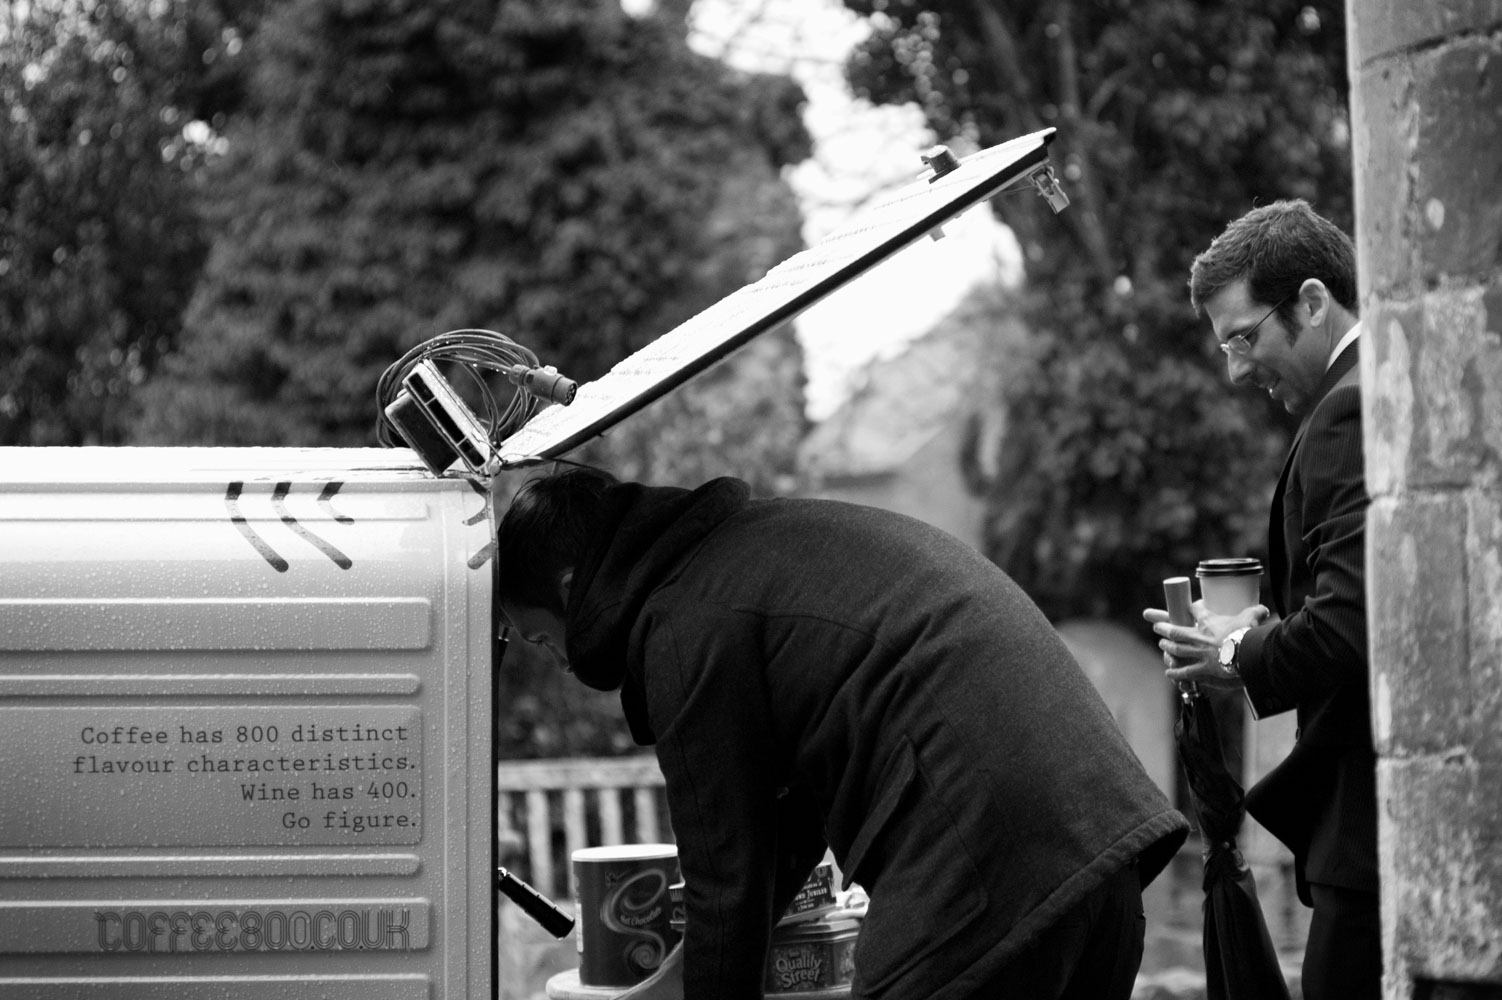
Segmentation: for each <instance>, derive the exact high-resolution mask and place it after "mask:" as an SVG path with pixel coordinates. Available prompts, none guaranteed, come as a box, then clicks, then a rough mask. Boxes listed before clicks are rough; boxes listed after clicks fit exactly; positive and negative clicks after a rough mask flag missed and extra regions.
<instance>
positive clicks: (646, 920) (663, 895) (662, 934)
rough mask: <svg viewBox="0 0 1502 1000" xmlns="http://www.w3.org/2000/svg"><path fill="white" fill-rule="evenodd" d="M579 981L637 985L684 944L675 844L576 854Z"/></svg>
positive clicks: (618, 847) (587, 850)
mask: <svg viewBox="0 0 1502 1000" xmlns="http://www.w3.org/2000/svg"><path fill="white" fill-rule="evenodd" d="M573 864H574V892H575V903H576V906H575V909H576V910H577V911H578V920H579V925H578V931H579V934H578V944H579V982H580V984H581V985H584V986H635V985H636V984H637V983H639V982H641V981H642V980H643V979H646V978H647V977H648V976H650V975H651V974H652V973H654V972H656V971H657V969H658V967H659V966H660V965H662V960H663V959H664V958H666V957H667V953H668V951H669V950H670V949H671V948H672V947H673V945H675V944H677V943H678V938H679V933H678V931H676V930H675V929H674V928H673V926H672V917H673V906H672V901H671V899H670V898H669V894H668V887H669V886H671V885H673V884H674V883H675V882H678V881H679V874H678V848H677V847H676V846H674V845H673V844H619V845H616V846H613V847H584V848H580V849H579V850H577V851H575V852H574V853H573Z"/></svg>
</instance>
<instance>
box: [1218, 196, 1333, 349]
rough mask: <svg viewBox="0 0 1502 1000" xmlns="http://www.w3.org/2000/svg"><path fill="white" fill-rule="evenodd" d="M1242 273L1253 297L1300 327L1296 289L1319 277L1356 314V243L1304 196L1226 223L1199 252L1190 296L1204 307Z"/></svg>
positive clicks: (1287, 323) (1285, 322)
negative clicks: (1313, 207) (1277, 303)
mask: <svg viewBox="0 0 1502 1000" xmlns="http://www.w3.org/2000/svg"><path fill="white" fill-rule="evenodd" d="M1240 278H1245V279H1246V280H1247V291H1248V292H1249V293H1250V294H1251V298H1252V301H1253V302H1261V303H1264V304H1266V305H1267V306H1269V307H1271V306H1272V305H1273V303H1275V302H1279V303H1282V305H1280V306H1279V308H1278V318H1279V319H1280V320H1282V322H1283V325H1284V326H1285V327H1287V328H1289V329H1296V328H1297V327H1296V323H1295V319H1294V311H1295V310H1296V309H1297V306H1298V303H1297V300H1296V299H1295V295H1296V294H1297V293H1298V290H1299V286H1300V285H1302V284H1303V283H1304V282H1305V281H1306V280H1307V279H1309V278H1318V279H1319V280H1320V281H1323V282H1324V283H1325V287H1326V288H1328V289H1329V290H1330V295H1331V296H1332V297H1333V298H1334V299H1335V301H1336V302H1338V303H1340V305H1341V306H1343V307H1344V308H1346V309H1347V310H1349V311H1350V312H1351V314H1352V315H1355V314H1356V312H1357V309H1356V293H1357V290H1356V246H1355V244H1353V243H1352V242H1351V238H1350V237H1349V236H1347V235H1346V234H1345V233H1343V232H1341V230H1340V228H1339V227H1338V226H1336V225H1335V224H1334V223H1332V222H1330V221H1329V220H1328V219H1326V218H1324V217H1322V216H1320V215H1317V214H1315V211H1314V209H1312V208H1310V207H1309V203H1308V202H1307V201H1304V200H1302V199H1293V200H1289V201H1275V202H1273V203H1272V204H1271V205H1263V206H1262V207H1261V208H1254V209H1252V210H1251V211H1250V212H1248V213H1246V214H1245V215H1243V216H1242V217H1241V218H1239V219H1237V220H1236V221H1235V222H1232V223H1231V224H1230V225H1228V226H1226V228H1225V231H1224V232H1223V233H1221V234H1220V235H1219V236H1217V237H1216V238H1215V242H1213V243H1211V244H1210V246H1209V247H1208V248H1207V249H1206V250H1205V251H1204V252H1203V253H1201V254H1200V255H1199V256H1198V257H1196V258H1194V265H1193V266H1192V267H1191V268H1190V270H1189V301H1190V302H1191V303H1193V305H1194V309H1195V312H1197V313H1203V311H1204V307H1205V300H1206V299H1208V298H1210V297H1211V296H1213V295H1214V294H1215V293H1216V292H1218V291H1220V290H1221V289H1222V288H1224V287H1226V286H1227V285H1229V284H1231V283H1232V282H1234V281H1237V280H1238V279H1240Z"/></svg>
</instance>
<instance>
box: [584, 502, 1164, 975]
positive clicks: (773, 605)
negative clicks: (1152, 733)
mask: <svg viewBox="0 0 1502 1000" xmlns="http://www.w3.org/2000/svg"><path fill="white" fill-rule="evenodd" d="M609 503H610V506H611V515H610V518H609V521H610V523H609V524H608V525H607V526H606V528H605V529H604V530H602V531H601V532H600V533H599V534H598V535H597V537H596V539H595V542H594V544H593V545H592V547H591V550H590V553H589V554H588V555H587V556H586V557H585V558H583V559H581V560H580V565H579V566H577V567H576V568H575V574H574V578H573V584H572V588H571V591H570V599H569V605H568V608H567V615H566V626H567V642H568V654H569V661H570V663H571V664H572V666H573V668H574V670H575V672H576V673H577V674H578V675H579V676H580V678H581V679H582V680H584V681H585V682H586V683H590V684H593V685H595V686H601V687H610V686H613V685H614V684H615V683H622V684H623V686H622V692H621V697H622V702H623V705H624V707H625V709H626V713H627V717H628V719H629V720H630V721H631V723H632V726H633V731H634V733H635V735H636V737H637V739H638V740H640V741H643V742H651V741H654V740H655V743H656V748H657V756H658V760H659V761H660V763H661V765H662V770H663V774H664V775H665V776H666V779H667V792H668V802H669V807H670V810H671V815H672V823H673V831H674V834H675V835H676V838H677V843H678V850H679V862H680V865H681V867H682V871H683V875H684V878H685V880H686V882H687V889H686V923H687V930H686V936H685V942H684V949H685V966H684V970H685V972H684V974H685V993H686V996H687V997H688V998H689V1000H735V998H742V997H744V998H757V1000H759V998H760V997H761V983H762V972H763V963H764V961H765V955H766V950H767V944H768V939H769V936H770V932H771V929H772V926H773V924H774V922H775V919H776V917H777V916H779V915H780V913H781V911H782V908H783V907H784V906H785V905H786V904H787V902H788V901H790V899H791V897H792V895H793V893H794V892H795V891H796V889H797V888H798V887H799V886H800V885H801V884H802V882H803V880H804V878H805V877H806V876H807V874H808V873H809V872H810V871H811V870H812V867H813V865H814V864H815V863H817V861H818V860H819V858H820V857H821V856H822V854H823V851H824V847H825V844H826V843H827V844H828V845H829V847H831V848H832V849H833V853H834V857H835V860H836V861H837V862H838V864H839V866H840V869H841V870H842V872H844V874H845V876H846V878H847V879H854V880H855V881H856V882H858V883H859V884H860V885H861V886H862V887H863V888H865V889H866V891H867V892H868V893H869V894H870V896H871V906H870V910H869V912H868V915H867V917H866V919H865V921H864V923H863V926H862V930H861V933H860V938H859V941H858V943H857V946H856V953H855V962H856V973H855V989H854V993H855V995H856V996H873V997H874V996H880V997H914V998H916V997H925V998H926V997H933V998H944V997H959V996H965V995H967V994H969V993H970V992H971V991H972V990H973V989H974V988H975V986H976V984H978V983H983V982H985V981H986V980H987V979H989V978H990V977H991V976H993V975H995V974H996V973H997V971H998V970H999V969H1000V968H1001V967H1002V966H1003V965H1004V964H1005V963H1006V962H1007V961H1008V960H1009V959H1011V958H1013V957H1014V956H1015V955H1016V954H1017V951H1018V949H1019V948H1020V947H1021V946H1022V945H1024V944H1025V943H1027V941H1028V940H1029V939H1030V938H1031V937H1033V936H1034V935H1036V934H1037V933H1038V932H1039V931H1040V930H1042V929H1043V928H1045V927H1047V926H1048V925H1049V924H1050V923H1051V922H1052V921H1054V920H1055V919H1056V918H1057V917H1058V916H1059V915H1060V914H1061V913H1063V912H1064V911H1065V910H1066V909H1068V908H1069V907H1070V906H1071V905H1072V904H1074V903H1076V902H1077V901H1079V900H1080V899H1081V897H1082V896H1084V895H1085V893H1087V892H1088V891H1089V890H1091V889H1093V888H1095V887H1096V886H1097V885H1098V884H1099V883H1100V882H1101V880H1102V878H1103V877H1105V876H1106V875H1108V874H1110V873H1112V872H1115V871H1117V870H1119V869H1121V868H1122V867H1123V866H1124V865H1126V864H1127V863H1129V862H1131V861H1132V860H1133V859H1134V858H1140V859H1141V860H1140V867H1141V875H1142V878H1143V881H1144V883H1145V882H1146V881H1148V880H1150V879H1151V878H1152V877H1153V876H1155V875H1156V874H1157V873H1158V872H1159V871H1160V870H1161V869H1162V868H1163V867H1164V865H1166V864H1167V862H1168V861H1169V859H1170V857H1171V856H1172V855H1173V853H1174V852H1175V850H1176V849H1177V848H1178V847H1179V845H1180V844H1181V843H1182V842H1183V841H1184V838H1185V836H1186V834H1187V831H1188V824H1187V823H1186V821H1185V820H1184V818H1183V817H1182V816H1181V815H1179V814H1178V813H1177V812H1175V811H1174V810H1173V809H1171V808H1170V807H1169V804H1168V802H1167V801H1166V800H1165V799H1164V797H1163V795H1162V793H1161V792H1160V791H1159V790H1158V789H1157V787H1156V786H1155V785H1154V784H1153V783H1152V781H1151V780H1150V779H1149V778H1148V777H1147V775H1146V773H1145V772H1144V771H1143V769H1142V766H1141V765H1140V763H1139V762H1138V760H1137V758H1136V757H1135V756H1134V755H1133V753H1132V751H1131V749H1130V748H1129V747H1128V745H1127V743H1126V741H1125V740H1124V739H1123V737H1122V735H1121V732H1120V730H1119V729H1118V727H1117V725H1116V723H1115V722H1114V721H1113V719H1112V718H1111V715H1110V713H1109V711H1108V710H1107V708H1106V706H1105V705H1104V703H1103V702H1102V701H1101V699H1100V698H1099V697H1098V696H1097V694H1096V692H1095V690H1094V688H1093V687H1092V686H1091V684H1090V682H1089V680H1088V679H1087V678H1086V677H1085V675H1084V673H1083V672H1082V671H1081V670H1080V668H1079V667H1078V665H1077V664H1076V663H1075V662H1074V660H1073V659H1072V657H1071V656H1070V654H1069V652H1068V651H1067V650H1066V648H1065V647H1064V645H1063V643H1062V642H1061V641H1060V640H1059V639H1058V637H1057V635H1056V634H1055V632H1054V630H1053V628H1052V627H1051V626H1050V625H1049V623H1048V621H1047V620H1046V619H1045V618H1044V617H1043V615H1042V614H1041V613H1040V612H1039V610H1038V609H1037V607H1036V606H1035V605H1034V604H1033V603H1032V602H1031V601H1030V600H1029V599H1028V598H1027V597H1026V596H1025V595H1024V594H1023V593H1022V591H1021V590H1020V589H1019V588H1018V587H1017V586H1016V584H1014V583H1013V582H1012V581H1011V580H1010V579H1009V578H1008V577H1007V576H1006V575H1005V574H1003V573H1002V572H1001V571H1000V570H998V569H997V568H996V567H995V566H994V565H992V564H991V563H990V562H988V561H987V560H986V559H984V558H982V557H981V556H980V554H979V553H977V552H976V551H975V550H973V549H972V548H970V547H969V546H966V545H964V544H962V543H961V542H959V541H958V540H956V539H954V538H953V537H951V536H949V535H947V534H945V533H943V532H941V531H939V530H938V529H935V528H933V527H930V526H928V525H926V524H923V523H921V522H919V521H916V520H913V519H911V518H907V517H903V516H900V515H897V514H892V513H889V512H886V511H881V510H875V509H871V508H866V507H859V506H854V505H849V504H842V503H835V502H830V501H817V500H751V499H749V498H748V494H747V488H746V486H745V484H744V483H741V482H739V481H737V480H732V479H720V480H715V481H713V482H711V483H708V484H706V485H705V486H703V487H700V488H699V489H698V490H696V491H693V492H689V491H686V490H679V489H668V488H648V487H643V486H640V485H634V484H628V485H623V486H620V487H616V488H614V489H613V490H612V491H611V493H610V495H609Z"/></svg>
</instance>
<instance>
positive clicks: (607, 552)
mask: <svg viewBox="0 0 1502 1000" xmlns="http://www.w3.org/2000/svg"><path fill="white" fill-rule="evenodd" d="M749 499H750V488H749V487H748V486H747V485H746V484H745V483H743V482H741V481H740V480H738V479H730V478H722V479H714V480H711V481H709V482H707V483H705V484H704V485H703V486H700V487H699V488H698V489H695V490H688V489H682V488H678V487H670V486H643V485H641V484H640V483H622V484H621V485H619V486H614V487H611V489H610V490H609V491H607V492H606V494H605V506H606V516H605V517H604V519H603V521H602V523H601V524H600V526H599V527H598V528H597V530H596V533H595V535H594V536H593V538H592V539H591V540H590V543H589V545H588V546H587V547H586V551H585V555H584V557H583V559H581V561H580V565H579V566H576V567H575V568H574V578H573V582H572V584H571V586H570V588H569V601H568V608H567V609H566V612H565V622H566V627H567V635H568V660H569V665H570V666H571V667H572V668H573V671H574V676H576V677H578V678H579V680H581V681H583V682H584V683H585V684H587V685H589V686H590V687H592V688H596V689H598V690H601V691H613V690H615V689H617V688H620V689H621V704H622V707H623V708H625V710H626V718H627V721H628V722H630V724H631V731H632V735H633V737H635V738H636V740H637V742H638V743H650V742H653V741H652V739H651V734H650V731H649V730H648V729H647V728H646V712H645V700H644V697H643V695H642V690H641V679H640V678H639V677H638V678H632V677H629V676H628V675H627V671H626V661H627V646H628V640H629V638H630V635H631V630H632V628H633V627H634V626H635V625H636V621H637V618H638V617H639V615H640V613H641V609H642V606H643V605H644V604H645V603H646V601H647V599H648V597H650V596H651V594H652V592H653V591H654V590H656V589H657V588H658V587H659V586H661V585H662V584H663V583H665V582H667V581H668V580H669V579H670V578H671V577H672V576H673V574H674V572H675V570H676V568H677V567H678V566H679V565H680V564H681V562H682V560H683V558H684V557H685V556H686V555H688V554H689V553H690V552H692V551H693V550H694V549H695V548H697V547H698V545H699V543H700V542H701V541H702V540H703V539H704V537H705V536H706V535H708V534H709V533H710V532H712V531H713V530H714V529H715V528H716V527H718V526H719V525H720V523H721V522H723V521H724V520H725V519H726V518H728V517H730V516H731V515H732V514H734V513H736V512H737V511H739V510H741V509H742V508H743V507H745V506H746V503H747V502H748V501H749Z"/></svg>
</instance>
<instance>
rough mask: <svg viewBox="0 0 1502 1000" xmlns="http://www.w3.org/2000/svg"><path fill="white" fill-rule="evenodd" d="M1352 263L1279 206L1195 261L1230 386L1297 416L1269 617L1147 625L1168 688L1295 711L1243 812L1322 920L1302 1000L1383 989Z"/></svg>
mask: <svg viewBox="0 0 1502 1000" xmlns="http://www.w3.org/2000/svg"><path fill="white" fill-rule="evenodd" d="M1355 258H1356V255H1355V248H1354V246H1353V245H1352V243H1351V240H1350V238H1349V237H1348V236H1347V235H1346V234H1345V233H1343V232H1341V231H1340V230H1339V229H1338V228H1337V227H1336V226H1334V225H1332V224H1331V223H1330V222H1329V221H1327V220H1326V219H1323V218H1321V217H1320V216H1318V215H1316V214H1315V213H1314V211H1313V210H1312V209H1311V208H1310V207H1309V205H1308V204H1307V203H1305V202H1303V201H1280V202H1276V203H1274V204H1271V205H1266V206H1264V207H1261V208H1258V209H1255V210H1253V211H1251V212H1249V213H1247V214H1246V215H1244V216H1242V217H1241V218H1239V219H1237V220H1236V221H1234V222H1232V223H1231V224H1230V225H1229V226H1228V227H1226V230H1225V232H1223V233H1222V234H1221V235H1220V236H1219V237H1217V238H1216V239H1215V241H1214V242H1213V243H1212V244H1211V245H1210V247H1209V248H1208V249H1207V250H1205V251H1204V252H1203V253H1202V254H1200V255H1199V257H1197V258H1196V259H1195V261H1194V266H1193V269H1192V271H1191V274H1190V279H1189V294H1190V300H1191V301H1192V302H1193V303H1194V306H1195V308H1196V309H1198V310H1200V311H1201V312H1202V313H1204V314H1205V315H1207V316H1208V317H1209V319H1210V323H1211V326H1212V327H1213V329H1214V331H1215V337H1216V339H1217V340H1218V341H1219V345H1220V348H1221V350H1222V351H1224V352H1225V355H1226V363H1227V366H1228V369H1229V373H1230V376H1231V381H1232V382H1233V383H1235V384H1236V385H1239V386H1257V387H1258V388H1261V389H1265V390H1266V391H1267V392H1268V394H1269V395H1270V396H1271V397H1272V398H1273V399H1275V400H1277V401H1278V402H1280V403H1282V404H1283V406H1284V407H1285V408H1287V410H1288V411H1289V412H1290V413H1293V414H1296V415H1299V416H1300V417H1301V418H1302V423H1301V424H1300V425H1299V429H1298V432H1297V435H1296V436H1295V438H1294V443H1293V447H1292V449H1290V451H1289V454H1288V459H1287V461H1286V462H1285V463H1284V466H1283V474H1282V476H1281V477H1280V478H1279V480H1278V486H1277V489H1276V491H1275V492H1274V494H1273V502H1272V513H1271V517H1270V519H1269V526H1268V540H1267V549H1268V556H1269V563H1270V565H1269V572H1270V576H1271V582H1272V591H1273V593H1272V597H1273V604H1274V607H1275V609H1276V611H1277V613H1278V615H1277V617H1276V618H1273V619H1271V620H1265V619H1266V618H1267V611H1266V609H1265V608H1262V607H1261V606H1256V607H1253V608H1248V609H1246V610H1245V611H1242V612H1241V613H1240V614H1237V615H1215V614H1211V613H1209V612H1207V611H1206V609H1205V608H1204V606H1203V604H1202V603H1197V604H1196V605H1195V618H1196V625H1195V626H1194V627H1193V628H1187V627H1179V626H1175V625H1171V624H1169V623H1168V621H1167V614H1166V613H1164V612H1162V611H1159V610H1156V609H1152V610H1149V611H1147V612H1146V613H1145V617H1147V619H1148V620H1149V621H1151V622H1153V623H1154V624H1153V629H1154V631H1155V632H1157V633H1158V635H1159V636H1160V637H1161V639H1160V642H1159V645H1160V646H1161V647H1162V649H1163V651H1164V653H1165V660H1166V662H1167V663H1168V666H1169V669H1168V671H1167V674H1168V677H1169V678H1170V679H1171V680H1174V681H1196V682H1199V683H1202V684H1211V685H1217V686H1222V687H1231V688H1244V689H1245V691H1246V696H1247V700H1248V702H1249V703H1250V704H1251V706H1252V709H1253V711H1254V712H1255V713H1256V715H1257V717H1258V718H1265V717H1267V716H1270V715H1275V714H1277V713H1280V712H1286V711H1289V710H1290V709H1291V710H1294V711H1296V712H1297V713H1298V736H1297V738H1296V741H1295V744H1294V747H1293V748H1292V750H1291V752H1290V753H1289V755H1288V757H1287V758H1286V759H1284V760H1283V762H1282V763H1280V764H1279V765H1278V766H1277V767H1276V768H1274V769H1273V770H1272V771H1271V772H1270V773H1269V774H1268V775H1267V776H1266V777H1265V778H1263V779H1262V780H1261V781H1260V782H1258V783H1257V784H1256V785H1255V786H1253V787H1252V788H1251V790H1250V791H1249V792H1248V794H1247V811H1248V812H1249V813H1250V814H1251V815H1252V816H1253V817H1255V818H1256V819H1257V820H1258V822H1260V823H1262V825H1263V826H1265V827H1267V829H1268V830H1270V831H1271V832H1272V833H1273V834H1274V835H1275V836H1277V837H1278V838H1279V839H1280V840H1282V841H1283V842H1284V843H1285V844H1287V845H1288V847H1289V848H1290V849H1291V850H1292V851H1293V855H1294V861H1295V871H1296V873H1297V880H1298V893H1299V898H1300V899H1301V900H1302V901H1303V902H1304V904H1305V905H1306V906H1312V908H1313V910H1314V913H1313V916H1312V918H1311V920H1310V926H1309V940H1308V942H1307V945H1306V947H1305V952H1304V968H1303V990H1304V996H1305V997H1306V998H1307V1000H1326V998H1332V997H1337V996H1338V997H1349V998H1363V997H1372V998H1375V997H1377V996H1379V994H1380V991H1381V971H1382V960H1381V925H1380V920H1379V917H1378V892H1377V793H1376V756H1375V753H1374V748H1373V743H1372V729H1371V712H1370V707H1369V697H1368V693H1367V675H1368V668H1367V638H1366V597H1365V554H1366V553H1365V524H1366V508H1367V505H1368V502H1369V500H1368V496H1367V491H1366V482H1365V476H1364V471H1363V463H1362V449H1361V386H1360V383H1359V381H1358V378H1357V364H1356V361H1357V349H1358V343H1359V340H1358V338H1359V335H1360V330H1361V326H1360V323H1359V321H1358V320H1357V318H1356V262H1355Z"/></svg>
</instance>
